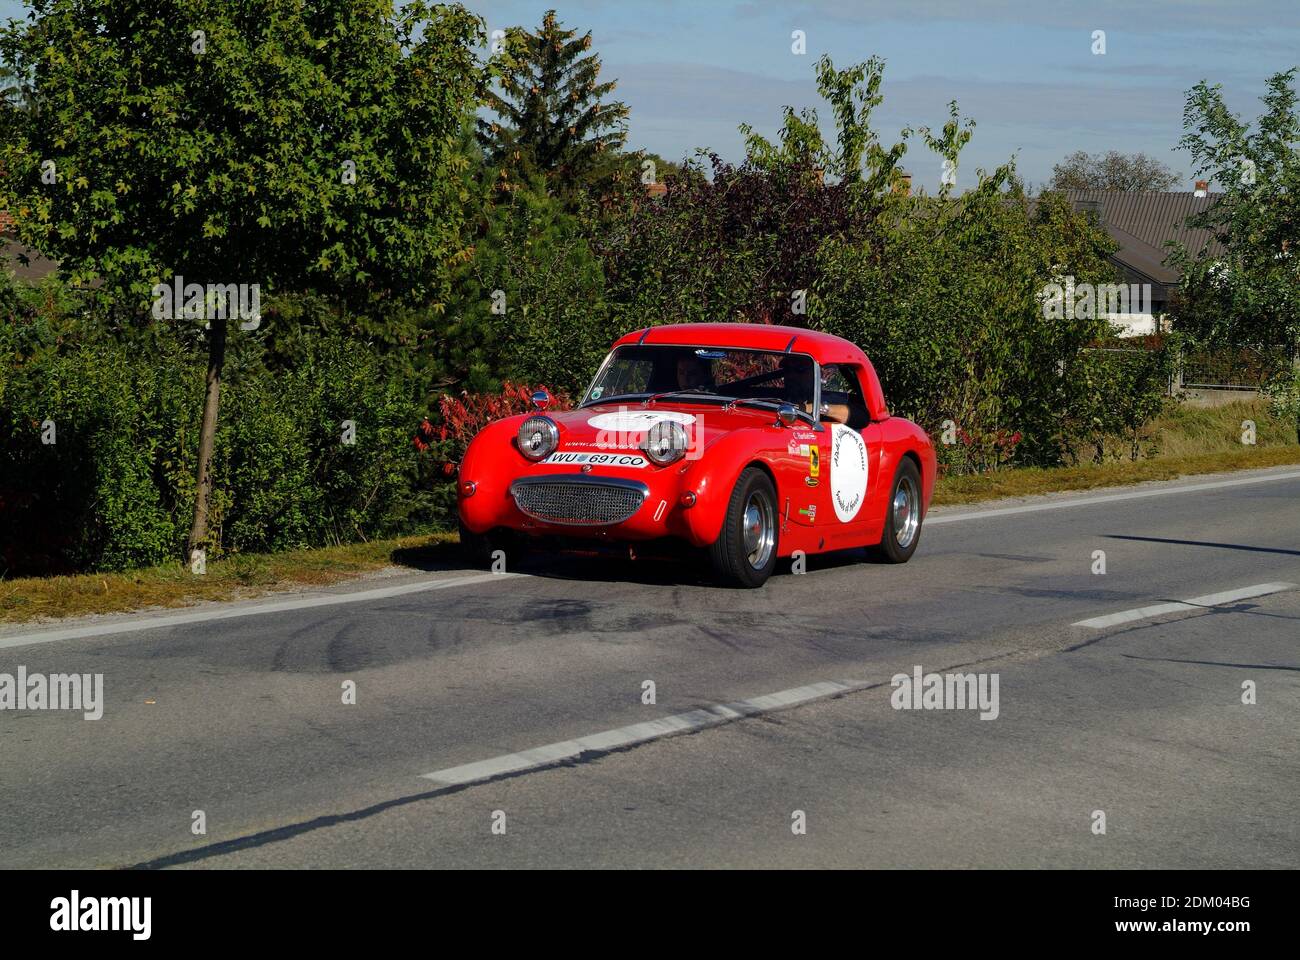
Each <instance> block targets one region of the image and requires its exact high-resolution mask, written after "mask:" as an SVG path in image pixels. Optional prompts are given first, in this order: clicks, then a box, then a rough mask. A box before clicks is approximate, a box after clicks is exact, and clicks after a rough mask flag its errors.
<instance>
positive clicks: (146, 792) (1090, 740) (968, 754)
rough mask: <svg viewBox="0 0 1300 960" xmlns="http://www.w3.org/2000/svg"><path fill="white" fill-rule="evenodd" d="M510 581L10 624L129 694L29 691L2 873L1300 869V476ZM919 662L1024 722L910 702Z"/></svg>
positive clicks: (947, 516) (580, 562)
mask: <svg viewBox="0 0 1300 960" xmlns="http://www.w3.org/2000/svg"><path fill="white" fill-rule="evenodd" d="M1219 480H1228V481H1230V483H1229V485H1221V484H1220V483H1218V482H1217V481H1219ZM1240 480H1247V481H1250V482H1246V483H1241V482H1237V481H1240ZM1256 481H1258V482H1256ZM1098 550H1101V551H1104V552H1105V564H1106V572H1105V574H1097V573H1094V572H1093V568H1094V565H1095V563H1096V561H1095V559H1094V552H1095V551H1098ZM514 574H515V575H511V576H492V575H474V574H472V573H471V572H470V571H466V570H464V569H457V568H455V567H454V566H449V567H448V568H447V569H435V570H428V571H415V572H411V571H404V572H401V573H399V574H395V575H392V576H388V577H385V578H382V579H371V580H367V581H365V582H361V583H356V584H353V585H350V586H348V587H342V588H339V589H337V590H334V591H329V592H326V593H316V594H311V595H294V596H293V597H291V598H289V602H288V604H287V608H286V605H285V604H284V602H283V599H282V598H277V599H276V602H280V603H281V604H282V605H281V607H280V608H274V607H272V608H271V609H269V610H268V609H267V606H266V603H267V602H266V601H261V602H257V603H253V604H233V605H232V604H227V605H206V606H204V607H201V608H196V609H195V611H193V612H192V613H191V614H188V615H189V616H190V622H175V619H174V618H175V616H176V612H175V611H169V612H164V613H162V614H153V615H147V616H140V615H136V616H133V617H126V618H124V617H113V618H94V619H92V620H87V621H79V622H78V623H77V624H75V625H74V626H76V627H78V628H84V630H85V632H92V635H88V636H71V637H70V636H68V635H67V634H68V629H67V625H64V624H60V625H58V626H57V627H42V628H33V627H30V626H26V627H24V626H11V627H7V628H4V629H0V674H2V673H6V672H7V673H11V674H14V673H16V672H17V670H18V668H19V667H20V666H21V667H24V668H25V669H26V671H27V672H28V674H29V675H30V674H35V673H44V674H51V673H70V672H76V673H89V674H103V676H104V685H105V694H104V706H103V717H102V719H100V720H95V721H90V720H85V719H83V718H82V714H81V713H79V712H72V711H49V710H47V711H23V712H16V711H12V710H3V711H0V866H2V867H47V866H91V867H118V866H133V865H148V866H175V867H221V868H230V867H249V868H252V867H467V866H490V867H543V866H562V867H571V866H574V867H576V866H599V867H605V866H610V867H613V866H619V867H721V866H747V867H790V866H795V867H911V866H914V867H1020V866H1027V867H1083V866H1087V867H1119V868H1127V867H1230V868H1232V867H1295V866H1296V865H1297V863H1300V826H1298V825H1297V824H1298V822H1300V818H1298V817H1297V812H1298V810H1297V808H1298V807H1300V802H1298V801H1297V784H1300V737H1298V736H1297V727H1298V725H1297V720H1298V719H1300V674H1298V673H1297V671H1300V588H1297V587H1294V586H1290V585H1295V584H1300V472H1297V471H1295V470H1294V469H1291V470H1275V471H1261V472H1256V473H1252V474H1236V475H1233V476H1232V477H1231V478H1214V479H1211V480H1206V479H1204V478H1202V479H1198V480H1197V481H1195V482H1181V483H1178V484H1165V485H1151V486H1147V487H1143V488H1138V489H1133V488H1130V489H1128V490H1126V491H1104V492H1094V493H1091V494H1087V495H1066V496H1059V497H1052V498H1045V499H1036V500H1033V501H1025V502H1024V503H1023V504H1022V505H1021V506H1019V507H1017V506H1015V505H1008V504H997V505H984V506H979V507H969V508H954V509H952V510H946V511H935V512H934V513H932V514H931V516H930V517H929V518H928V519H927V523H926V527H925V529H924V533H923V538H922V543H921V546H920V549H919V550H918V552H917V554H916V556H915V557H914V559H913V560H912V562H911V563H909V564H907V565H905V566H900V567H891V566H884V565H879V564H873V563H870V562H867V561H866V560H865V559H863V557H861V556H859V555H853V554H846V555H839V556H836V557H834V558H829V559H817V558H814V559H813V560H812V561H810V563H809V569H808V572H807V573H806V574H805V575H802V576H799V575H793V574H789V573H786V574H783V575H779V576H776V577H774V578H773V579H772V580H771V581H769V583H768V584H767V586H766V587H765V588H763V589H761V590H758V591H737V590H723V589H718V588H714V587H712V586H710V585H708V583H707V582H705V581H703V580H702V579H700V577H699V576H698V572H697V570H696V569H695V568H692V567H690V566H689V565H685V564H667V563H648V562H636V563H632V562H625V561H611V560H608V559H584V558H564V559H560V560H555V559H552V558H543V557H534V558H530V559H528V560H526V561H524V562H523V563H522V564H521V565H520V567H519V569H518V570H516V571H514ZM394 588H396V589H394ZM1241 588H1256V590H1255V591H1251V590H1246V591H1244V592H1245V593H1246V594H1250V593H1252V592H1256V593H1258V594H1259V595H1256V596H1247V597H1244V598H1242V599H1231V598H1223V597H1215V596H1214V595H1216V594H1221V593H1223V592H1225V591H1238V590H1241ZM403 591H406V592H403ZM1207 596H1208V597H1210V599H1209V600H1205V599H1199V600H1196V602H1195V603H1193V604H1191V605H1190V606H1183V607H1180V608H1176V609H1167V608H1166V609H1163V610H1160V609H1158V610H1157V611H1146V612H1145V613H1143V614H1133V615H1131V617H1132V618H1131V619H1128V620H1127V621H1125V622H1110V623H1108V624H1107V625H1104V626H1100V627H1098V626H1079V625H1076V624H1078V622H1079V621H1083V620H1090V619H1093V618H1098V617H1108V616H1110V615H1112V614H1117V613H1121V612H1124V611H1130V610H1134V609H1138V608H1147V607H1151V606H1153V605H1158V604H1165V603H1170V602H1175V601H1187V600H1192V599H1195V598H1205V597H1207ZM313 598H315V600H314V601H313ZM298 600H308V601H313V602H314V603H315V605H300V604H297V601H298ZM340 600H343V601H348V602H336V601H340ZM250 611H252V612H250ZM214 614H215V615H219V616H216V617H214ZM231 614H236V615H233V616H232V615H231ZM1153 614H1154V615H1153ZM167 618H172V619H167ZM199 618H203V619H199ZM94 631H98V632H97V633H94ZM104 631H112V632H104ZM917 667H920V668H921V670H922V671H923V672H924V673H930V672H938V673H946V672H961V673H975V674H977V675H978V674H983V675H984V680H985V682H986V683H991V682H992V678H993V677H994V676H996V681H997V691H998V699H997V710H996V713H997V715H996V717H995V718H994V717H990V718H989V719H981V716H980V711H979V710H972V709H924V710H922V709H918V710H904V709H895V706H894V701H895V700H896V698H897V696H898V693H897V691H896V690H895V688H894V687H893V686H892V685H891V678H892V677H893V676H894V675H895V674H899V673H906V674H909V675H911V674H912V673H913V672H914V670H915V668H917ZM348 681H351V682H353V683H355V690H356V703H355V704H354V705H353V704H345V703H343V702H342V701H343V699H344V698H343V687H344V685H345V683H346V682H348ZM646 681H652V682H653V684H654V688H655V702H654V703H645V702H643V691H644V686H643V685H644V684H645V682H646ZM1245 681H1250V682H1251V683H1252V684H1253V685H1254V699H1255V702H1254V703H1249V704H1248V703H1243V702H1242V700H1243V683H1244V682H1245ZM830 682H835V684H837V685H828V684H829V683H830ZM991 689H992V688H991V687H986V690H991ZM789 691H793V692H789ZM787 692H789V693H787ZM772 694H781V695H780V696H776V697H769V696H768V695H772ZM765 697H766V699H763V698H765ZM728 704H730V705H731V706H722V705H728ZM985 712H986V713H991V711H988V710H986V711H985ZM669 718H678V719H669ZM682 718H684V719H682ZM610 731H615V732H614V733H609V732H610ZM664 733H670V734H676V735H672V736H661V734H664ZM575 740H576V741H578V743H577V744H576V745H575V744H573V743H571V742H570V741H575ZM557 744H558V745H559V746H553V745H557ZM544 747H545V748H547V749H545V750H541V751H539V752H534V753H531V754H530V753H527V751H536V750H537V748H544ZM521 753H522V754H524V755H523V756H519V754H521ZM196 811H202V812H203V819H204V821H205V828H206V832H205V833H202V834H196V833H195V832H194V826H193V825H194V822H195V812H196ZM1098 811H1100V812H1102V813H1104V816H1105V833H1104V834H1103V833H1099V832H1097V830H1098V823H1099V817H1098V816H1097V812H1098ZM797 812H801V813H802V818H800V815H799V813H797ZM800 819H802V823H803V825H804V827H805V832H801V833H796V832H795V829H794V827H795V826H796V825H797V821H799V820H800ZM494 826H495V828H496V831H495V832H494Z"/></svg>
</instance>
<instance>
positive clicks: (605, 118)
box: [479, 10, 628, 190]
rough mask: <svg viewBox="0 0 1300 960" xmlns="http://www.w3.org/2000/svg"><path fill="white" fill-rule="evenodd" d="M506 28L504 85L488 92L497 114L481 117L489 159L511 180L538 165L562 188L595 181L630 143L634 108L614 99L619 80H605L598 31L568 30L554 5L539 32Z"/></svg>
mask: <svg viewBox="0 0 1300 960" xmlns="http://www.w3.org/2000/svg"><path fill="white" fill-rule="evenodd" d="M505 33H506V35H505V38H504V40H503V41H502V43H501V49H500V51H499V56H500V59H499V63H500V75H499V77H498V79H497V86H496V88H495V89H491V90H489V91H488V93H487V95H486V101H487V105H488V106H489V107H491V109H492V111H493V112H494V113H495V114H496V116H495V117H493V118H491V119H481V120H480V123H479V138H480V142H481V143H482V144H483V148H484V150H485V151H486V153H487V156H488V159H489V161H490V162H492V163H493V164H495V165H497V166H498V167H499V168H500V171H501V175H502V179H503V180H506V181H507V182H508V183H511V184H516V185H517V184H520V183H526V182H527V180H528V176H529V174H530V173H533V172H536V173H541V174H544V175H547V176H548V177H551V178H552V181H553V183H555V184H557V185H559V186H560V187H561V189H562V190H563V189H567V188H569V187H572V186H582V185H587V184H590V183H591V182H592V181H593V180H596V179H598V178H599V177H600V176H601V175H602V174H604V173H606V172H607V171H608V169H609V166H610V159H611V158H612V157H613V156H614V155H615V154H616V153H617V151H618V150H619V149H620V148H621V147H622V146H623V143H624V141H625V139H626V136H627V133H626V129H625V126H624V121H625V120H626V119H627V115H628V109H627V106H626V105H625V104H623V103H621V102H619V101H617V100H609V99H608V98H609V96H610V94H612V93H613V92H614V88H615V86H616V84H617V82H616V81H614V80H610V81H606V82H601V80H600V57H599V56H597V55H596V54H594V53H591V52H589V51H590V50H591V32H590V31H588V32H587V33H585V34H583V35H582V36H578V31H576V30H565V29H564V28H563V27H562V26H561V25H560V22H559V21H558V20H557V19H556V17H555V11H554V10H548V11H547V12H546V15H545V16H544V17H543V18H542V25H541V28H540V29H539V30H537V32H535V33H534V32H531V31H529V30H526V29H524V28H523V27H511V28H510V29H509V30H507V31H506V32H505Z"/></svg>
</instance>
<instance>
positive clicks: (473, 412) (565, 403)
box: [411, 381, 572, 477]
mask: <svg viewBox="0 0 1300 960" xmlns="http://www.w3.org/2000/svg"><path fill="white" fill-rule="evenodd" d="M538 390H546V391H547V392H548V393H550V395H551V397H552V402H551V406H550V409H552V410H567V409H568V408H569V407H570V406H571V403H572V401H571V400H570V398H569V396H568V394H566V393H564V392H563V391H558V392H557V391H555V390H551V389H549V388H548V387H541V386H538V387H530V386H527V385H525V384H521V383H511V382H510V381H505V382H503V383H502V384H501V391H500V392H499V393H470V392H469V391H467V390H463V391H461V392H460V393H459V394H443V395H442V396H441V397H439V398H438V423H437V424H434V422H433V421H431V420H429V419H428V418H427V417H426V418H425V420H424V422H423V423H421V424H420V426H419V429H417V430H416V432H415V436H414V437H412V438H411V442H412V443H414V444H415V447H416V449H417V450H419V451H420V452H424V451H425V450H430V449H432V450H433V452H434V456H435V457H437V458H439V459H440V460H441V466H442V475H443V476H444V477H453V476H455V473H456V467H457V465H458V464H459V462H460V459H461V457H463V456H464V455H465V449H466V448H467V447H468V446H469V442H470V441H471V440H473V439H474V435H475V434H477V433H478V432H479V431H480V430H482V429H483V428H484V427H486V426H487V425H488V424H489V423H492V422H493V421H494V420H500V419H502V418H504V417H512V416H514V415H515V414H517V413H527V412H528V411H530V410H532V409H533V402H532V396H533V394H534V393H535V392H536V391H538Z"/></svg>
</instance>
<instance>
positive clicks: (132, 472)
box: [0, 336, 434, 576]
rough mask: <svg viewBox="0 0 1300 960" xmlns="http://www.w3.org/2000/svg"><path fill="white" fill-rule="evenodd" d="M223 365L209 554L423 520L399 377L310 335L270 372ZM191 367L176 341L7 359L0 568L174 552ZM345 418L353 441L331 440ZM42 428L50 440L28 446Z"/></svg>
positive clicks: (187, 477) (48, 567)
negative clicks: (159, 350)
mask: <svg viewBox="0 0 1300 960" xmlns="http://www.w3.org/2000/svg"><path fill="white" fill-rule="evenodd" d="M10 339H12V336H11V337H10ZM7 355H8V356H12V354H7ZM229 373H230V376H229V378H228V381H227V386H226V389H225V391H224V392H223V397H222V401H223V402H222V419H221V425H220V429H219V430H218V433H217V439H216V450H215V454H214V472H215V481H216V487H215V490H214V497H213V503H212V526H213V530H214V539H215V540H216V542H217V544H218V547H217V548H216V549H215V550H214V551H210V555H211V556H216V555H220V554H221V553H239V552H247V551H259V552H260V551H273V550H284V549H290V548H294V547H310V546H322V545H326V544H333V543H341V542H347V541H353V540H357V539H370V538H372V537H375V536H384V535H387V534H390V533H394V532H398V531H402V530H406V529H409V528H410V527H411V526H413V525H415V524H418V523H419V522H421V521H424V522H428V521H429V520H430V519H432V512H434V511H431V504H430V499H429V497H428V496H427V495H425V496H421V495H420V492H419V491H418V489H417V476H418V469H419V465H418V463H417V457H416V450H415V448H414V446H413V445H412V444H411V430H412V427H413V425H414V424H415V423H416V422H417V421H418V419H419V417H418V412H417V410H418V408H417V406H416V405H415V403H413V402H412V401H411V400H410V399H409V396H410V394H411V390H410V388H409V387H410V385H409V384H407V383H404V382H403V381H401V380H400V379H395V378H391V377H390V378H385V377H381V376H379V375H378V362H377V361H376V359H375V358H374V357H373V356H372V355H371V354H370V353H369V352H368V351H366V350H365V349H363V348H362V347H361V345H358V344H355V343H351V342H347V341H341V340H332V341H331V340H326V341H321V342H318V343H315V344H312V345H311V346H310V347H309V348H308V349H307V350H306V353H305V354H304V357H303V359H302V362H301V363H300V365H299V366H298V367H297V368H296V369H294V370H292V371H288V372H283V373H276V372H270V371H268V370H266V369H265V368H264V367H262V366H261V365H260V364H259V363H257V362H256V359H255V358H240V359H239V361H238V363H237V364H236V365H235V366H234V369H231V370H230V371H229ZM203 377H204V369H203V366H202V365H201V364H199V363H198V362H197V361H196V359H195V358H194V357H193V356H191V355H189V354H186V353H185V352H184V351H183V350H182V349H181V348H179V347H173V348H172V349H171V350H170V351H166V352H164V353H163V354H162V355H161V356H159V355H151V356H150V355H144V356H142V355H140V354H139V353H138V352H136V351H133V350H131V349H129V348H127V347H124V346H121V345H114V344H101V345H93V346H80V347H76V348H73V349H71V350H69V351H67V352H65V353H62V354H57V353H51V354H47V355H44V356H42V357H39V358H37V359H34V360H33V359H30V358H29V359H27V360H26V361H25V362H22V363H19V364H11V365H10V368H9V370H8V371H7V372H6V374H5V375H4V377H3V378H0V383H3V391H0V506H2V508H3V510H4V515H5V518H6V522H5V524H4V527H3V529H2V530H0V556H3V558H4V571H3V572H4V573H5V575H8V576H15V575H19V574H33V573H54V572H70V571H73V570H122V569H127V568H130V567H136V566H145V565H150V564H156V563H162V562H166V561H168V560H174V559H177V560H178V559H179V558H180V557H181V555H182V553H183V550H184V544H185V539H186V536H187V535H188V533H189V524H190V520H191V518H192V511H193V501H194V467H195V457H196V451H197V424H198V421H199V414H200V407H201V400H202V395H203ZM344 421H351V422H352V424H353V425H354V428H355V442H353V443H347V442H344V440H345V436H344V431H345V429H346V428H345V427H344ZM46 423H52V424H53V426H54V434H53V439H54V440H55V442H54V443H52V444H46V443H42V424H46ZM47 435H48V431H47ZM421 511H424V512H423V513H422V512H421Z"/></svg>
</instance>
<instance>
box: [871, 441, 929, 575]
mask: <svg viewBox="0 0 1300 960" xmlns="http://www.w3.org/2000/svg"><path fill="white" fill-rule="evenodd" d="M922 514H923V510H922V504H921V474H920V471H918V470H917V469H916V464H915V463H913V462H912V460H911V459H910V458H908V457H904V458H903V461H902V462H901V463H900V464H899V465H898V469H897V470H896V471H895V472H894V483H893V486H891V487H890V490H889V499H888V500H887V501H886V502H885V531H884V533H883V534H882V535H881V537H880V545H879V546H878V547H877V548H876V550H875V553H876V555H877V556H878V557H880V559H882V560H884V561H885V562H886V563H907V561H908V560H910V559H912V554H914V553H915V552H916V545H917V544H918V543H920V542H921V520H922Z"/></svg>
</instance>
